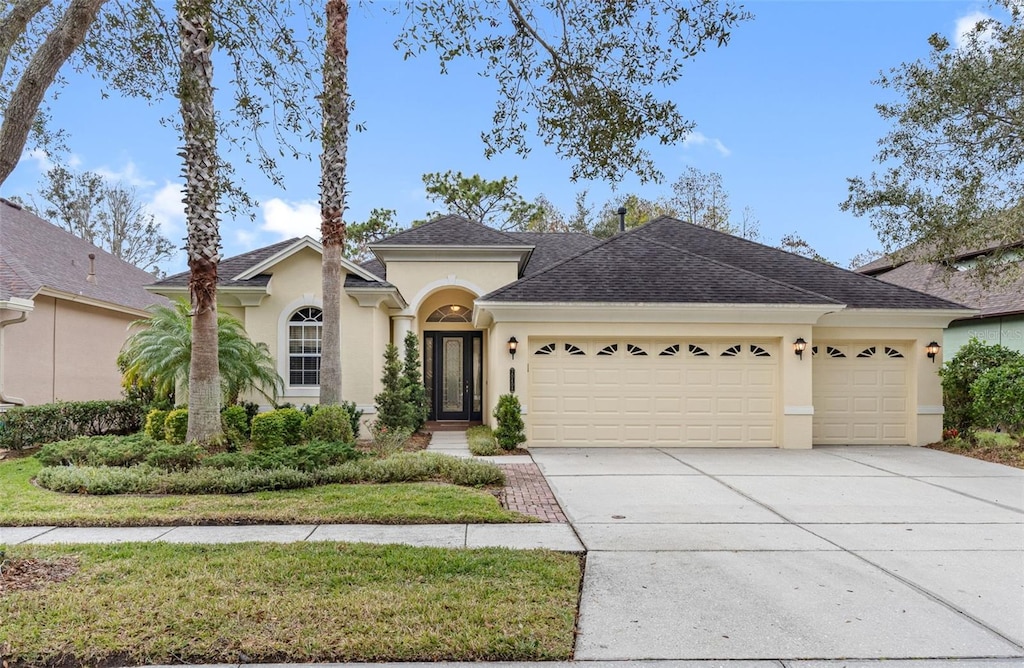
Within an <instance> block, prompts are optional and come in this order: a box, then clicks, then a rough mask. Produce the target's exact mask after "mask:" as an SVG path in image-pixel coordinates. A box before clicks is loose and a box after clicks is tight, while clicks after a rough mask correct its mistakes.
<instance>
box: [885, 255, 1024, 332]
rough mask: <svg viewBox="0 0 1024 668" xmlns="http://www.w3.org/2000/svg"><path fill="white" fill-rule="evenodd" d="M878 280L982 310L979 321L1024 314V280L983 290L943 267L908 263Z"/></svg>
mask: <svg viewBox="0 0 1024 668" xmlns="http://www.w3.org/2000/svg"><path fill="white" fill-rule="evenodd" d="M875 278H877V279H878V280H880V281H884V282H886V283H892V284H894V285H900V286H903V287H905V288H910V289H912V290H918V291H920V292H927V293H928V294H930V295H935V296H936V297H940V298H942V299H948V300H950V301H955V302H959V303H961V304H964V305H965V306H969V307H971V308H973V309H978V311H980V312H979V313H978V315H977V316H976V317H979V318H987V317H992V316H997V315H1011V314H1014V313H1024V277H1022V278H1019V279H1017V280H1015V281H1011V282H1010V283H1009V284H1002V283H999V282H998V281H996V282H994V283H992V284H990V285H987V286H982V285H979V284H978V282H977V281H975V280H972V278H971V276H970V275H969V274H965V273H963V272H957V271H950V270H949V269H947V268H946V267H944V266H943V265H940V264H926V263H922V262H907V263H905V264H901V265H899V266H898V267H896V268H895V269H892V270H891V271H886V272H883V273H879V274H876V275H875Z"/></svg>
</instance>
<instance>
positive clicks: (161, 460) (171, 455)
mask: <svg viewBox="0 0 1024 668" xmlns="http://www.w3.org/2000/svg"><path fill="white" fill-rule="evenodd" d="M202 453H203V451H202V450H201V449H200V448H199V446H197V445H195V444H192V443H176V444H175V443H162V444H160V445H157V446H156V447H154V448H153V449H152V450H151V451H150V452H149V454H148V455H146V464H148V465H149V466H152V467H153V468H158V469H163V470H164V471H188V470H190V469H194V468H195V467H196V466H198V465H199V456H200V455H201V454H202Z"/></svg>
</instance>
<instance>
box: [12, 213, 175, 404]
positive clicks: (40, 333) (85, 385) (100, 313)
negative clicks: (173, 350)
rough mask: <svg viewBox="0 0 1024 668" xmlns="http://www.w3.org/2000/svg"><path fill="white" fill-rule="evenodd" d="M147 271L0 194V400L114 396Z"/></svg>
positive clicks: (147, 298)
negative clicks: (119, 363) (119, 362)
mask: <svg viewBox="0 0 1024 668" xmlns="http://www.w3.org/2000/svg"><path fill="white" fill-rule="evenodd" d="M152 282H153V275H152V274H150V273H148V272H146V271H143V270H142V269H139V268H138V267H135V266H133V265H131V264H129V263H127V262H125V261H123V260H121V259H119V258H117V257H115V256H113V255H111V254H110V253H108V252H106V251H104V250H102V249H100V248H97V247H96V246H93V245H92V244H90V243H89V242H87V241H85V240H83V239H81V238H80V237H77V236H75V235H74V234H71V233H70V232H67V231H65V230H63V229H61V228H59V227H57V226H56V225H52V224H50V223H48V222H47V221H45V220H43V219H42V218H40V217H39V216H36V215H35V214H33V213H31V212H29V211H27V210H25V209H23V208H22V207H21V206H19V205H18V204H15V203H13V202H10V201H8V200H6V199H3V198H0V405H22V404H28V405H33V404H44V403H49V402H52V401H85V400H92V399H120V398H121V396H122V395H121V373H120V371H119V370H118V368H117V355H118V353H119V352H120V351H121V346H122V345H124V342H125V339H126V338H127V337H128V334H129V332H128V327H129V325H130V324H131V323H132V322H134V321H135V320H138V319H140V318H145V317H147V316H148V315H149V314H148V313H147V311H146V310H145V309H146V307H147V306H149V305H150V304H153V303H155V302H160V303H164V302H165V300H164V298H163V297H159V296H157V295H154V294H152V293H150V292H147V291H146V289H145V286H146V285H147V284H149V283H152Z"/></svg>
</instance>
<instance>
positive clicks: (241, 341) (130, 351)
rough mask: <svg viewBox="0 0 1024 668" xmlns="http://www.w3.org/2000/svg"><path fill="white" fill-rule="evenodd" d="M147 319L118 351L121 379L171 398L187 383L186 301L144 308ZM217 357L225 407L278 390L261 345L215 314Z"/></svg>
mask: <svg viewBox="0 0 1024 668" xmlns="http://www.w3.org/2000/svg"><path fill="white" fill-rule="evenodd" d="M150 311H151V312H152V314H153V315H152V316H150V317H149V318H146V319H144V320H137V321H135V322H134V323H132V328H133V329H136V330H137V331H136V332H135V333H134V334H132V335H131V337H129V338H128V340H127V341H126V342H125V345H124V348H123V349H122V350H121V359H122V360H123V361H124V364H125V379H126V380H127V381H129V382H138V381H143V382H146V383H148V384H149V385H150V386H151V387H152V388H153V390H154V392H155V393H156V395H157V396H167V395H169V394H171V393H172V392H173V391H174V389H175V387H185V386H187V384H188V373H189V364H190V363H191V361H192V321H193V320H194V318H193V317H192V315H191V308H190V306H189V304H188V303H187V302H184V301H179V302H176V303H175V305H174V306H173V307H171V306H154V307H151V308H150ZM217 357H218V366H219V371H220V384H221V391H222V394H223V398H224V401H225V403H228V404H230V403H234V402H235V401H237V400H238V397H239V396H241V395H242V394H243V393H245V392H248V391H250V390H251V391H255V392H259V393H260V394H262V395H263V396H265V397H267V398H268V399H270V400H271V401H273V400H275V399H276V398H277V393H278V391H279V390H280V389H281V387H283V385H284V381H283V380H282V379H281V376H279V375H278V373H277V370H276V368H275V364H274V358H273V357H272V356H271V355H270V349H269V348H268V347H267V344H265V343H262V342H260V343H256V342H253V341H252V339H250V338H249V337H248V335H247V334H246V333H245V328H244V327H243V325H242V323H241V322H239V321H238V320H237V319H236V318H233V317H231V316H230V315H228V314H226V313H220V314H218V315H217Z"/></svg>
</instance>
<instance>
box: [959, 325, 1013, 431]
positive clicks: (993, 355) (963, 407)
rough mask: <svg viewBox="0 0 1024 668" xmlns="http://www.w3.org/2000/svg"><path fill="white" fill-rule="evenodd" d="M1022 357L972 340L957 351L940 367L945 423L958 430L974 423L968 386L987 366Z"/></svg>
mask: <svg viewBox="0 0 1024 668" xmlns="http://www.w3.org/2000/svg"><path fill="white" fill-rule="evenodd" d="M1020 360H1024V355H1021V354H1020V353H1018V352H1016V351H1014V350H1010V349H1009V348H1005V347H1003V346H1000V345H991V346H990V345H987V344H984V343H982V342H981V341H979V340H978V339H971V340H970V341H969V342H968V343H967V345H965V346H964V347H963V348H961V349H960V350H959V351H957V354H956V355H954V356H953V359H951V360H949V361H947V362H946V363H945V364H943V365H942V369H940V370H939V375H940V376H941V377H942V400H943V405H944V406H945V409H946V412H945V415H944V416H943V419H942V421H943V423H944V426H945V427H947V428H950V427H954V428H956V429H959V430H960V432H961V433H963V432H966V431H968V430H970V429H971V427H972V426H974V420H975V414H974V397H973V396H971V386H972V385H973V384H974V382H975V381H977V380H978V379H979V378H980V377H981V376H982V374H984V373H985V372H986V371H988V370H989V369H995V368H996V367H1000V366H1002V365H1004V364H1007V363H1009V362H1014V361H1020Z"/></svg>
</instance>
